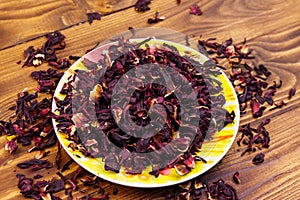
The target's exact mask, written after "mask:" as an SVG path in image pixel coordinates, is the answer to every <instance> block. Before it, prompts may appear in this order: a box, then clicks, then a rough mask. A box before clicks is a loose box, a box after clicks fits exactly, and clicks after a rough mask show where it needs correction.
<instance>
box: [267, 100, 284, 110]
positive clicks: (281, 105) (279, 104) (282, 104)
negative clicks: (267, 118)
mask: <svg viewBox="0 0 300 200" xmlns="http://www.w3.org/2000/svg"><path fill="white" fill-rule="evenodd" d="M274 105H275V107H273V108H271V109H270V110H275V109H277V108H282V107H283V106H285V105H287V104H286V103H285V102H284V101H279V102H275V103H274Z"/></svg>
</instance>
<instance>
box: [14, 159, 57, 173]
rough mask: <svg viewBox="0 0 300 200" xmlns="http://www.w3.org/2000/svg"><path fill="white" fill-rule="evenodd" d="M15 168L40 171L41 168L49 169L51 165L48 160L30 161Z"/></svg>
mask: <svg viewBox="0 0 300 200" xmlns="http://www.w3.org/2000/svg"><path fill="white" fill-rule="evenodd" d="M17 167H19V168H21V169H26V168H29V167H31V168H32V170H34V171H36V170H40V169H42V168H46V169H48V168H51V167H52V164H51V163H50V162H49V161H48V160H39V159H31V160H27V161H24V162H21V163H19V164H17Z"/></svg>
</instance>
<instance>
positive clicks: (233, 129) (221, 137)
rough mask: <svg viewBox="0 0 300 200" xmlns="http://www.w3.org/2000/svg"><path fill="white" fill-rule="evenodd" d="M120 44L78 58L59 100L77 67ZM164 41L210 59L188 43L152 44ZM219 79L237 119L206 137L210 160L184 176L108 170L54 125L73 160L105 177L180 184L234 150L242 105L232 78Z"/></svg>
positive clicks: (136, 182)
mask: <svg viewBox="0 0 300 200" xmlns="http://www.w3.org/2000/svg"><path fill="white" fill-rule="evenodd" d="M143 40H144V39H132V40H131V42H141V41H143ZM114 44H116V42H112V43H109V44H106V45H103V46H101V47H99V48H96V49H94V50H93V51H91V52H89V53H88V54H86V55H84V56H83V57H82V58H81V59H79V60H78V61H76V62H75V63H74V64H73V65H72V66H71V67H70V69H68V70H67V71H66V73H65V74H64V76H63V77H62V79H61V80H60V82H59V84H58V87H57V89H56V91H55V94H54V96H55V97H56V98H58V99H63V98H64V95H62V94H60V91H61V89H62V87H63V85H64V84H65V83H66V82H68V80H69V79H68V78H69V77H70V76H72V75H73V74H74V70H76V69H82V70H86V67H85V66H84V64H83V62H82V61H83V60H84V59H88V60H90V61H93V62H98V61H99V59H100V58H102V57H103V52H104V51H105V50H107V49H108V47H109V46H111V45H114ZM163 44H168V45H171V46H174V47H176V48H177V49H178V51H179V54H180V55H182V56H183V55H185V54H186V52H189V54H190V55H192V56H193V57H194V58H196V60H197V62H199V63H200V64H203V63H204V62H206V61H207V60H209V59H208V58H207V57H206V56H205V55H203V54H201V53H199V52H198V51H196V50H194V49H191V48H189V47H186V46H184V45H181V44H178V43H174V42H170V41H165V40H159V39H152V40H150V41H149V42H148V45H150V46H153V45H156V46H162V45H163ZM217 79H218V80H219V81H220V82H221V83H222V88H223V95H224V97H225V99H226V103H225V105H224V106H223V108H225V109H226V110H228V111H229V112H231V111H234V112H235V114H236V116H235V119H234V122H233V123H232V124H228V125H227V126H225V127H224V128H223V129H222V130H221V131H219V132H217V133H215V134H213V135H212V136H211V137H210V138H209V139H206V140H205V141H204V143H203V145H202V148H201V151H200V152H199V154H198V155H199V156H201V157H202V158H204V159H205V160H206V161H207V163H203V162H196V165H195V168H194V169H192V171H191V172H190V173H188V174H186V175H184V176H180V175H178V174H177V173H176V171H175V170H174V168H173V169H172V172H171V174H169V175H166V176H165V175H159V177H157V178H155V177H154V176H152V175H149V173H148V172H147V171H145V172H143V173H142V174H138V175H132V174H128V173H126V172H125V171H124V170H122V169H121V171H120V173H115V172H112V171H106V170H105V169H104V162H103V161H102V160H101V159H100V158H90V157H85V156H84V155H83V154H82V153H81V152H79V151H78V150H73V149H72V148H69V147H68V146H69V144H70V141H69V140H68V139H67V136H66V135H65V134H64V133H61V132H58V129H57V124H58V123H57V122H56V120H55V119H53V124H54V128H55V131H56V134H57V137H58V139H59V141H60V143H61V144H62V146H63V148H64V149H65V150H66V152H67V153H68V154H69V155H70V157H71V158H72V159H74V160H75V161H76V162H77V163H78V164H79V165H80V166H82V167H83V168H85V169H86V170H87V171H89V172H91V173H93V174H95V175H97V176H99V177H101V178H103V179H105V180H108V181H111V182H113V183H117V184H121V185H126V186H132V187H143V188H153V187H162V186H169V185H174V184H178V183H181V182H184V181H187V180H190V179H192V178H194V177H197V176H199V175H201V174H203V173H204V172H206V171H207V170H209V169H211V168H212V167H213V166H214V165H216V164H217V163H218V162H219V161H220V160H221V159H222V158H223V157H224V156H225V154H226V153H227V151H228V150H229V149H230V147H231V145H232V143H233V141H234V139H235V137H236V134H237V131H238V127H239V117H240V116H239V113H240V112H239V104H238V100H237V97H236V94H235V91H234V89H233V87H232V85H231V83H230V81H229V80H228V78H227V76H226V75H225V74H224V73H223V72H222V73H221V74H220V75H219V76H217ZM56 109H57V106H56V104H55V100H54V101H53V106H52V111H53V112H56Z"/></svg>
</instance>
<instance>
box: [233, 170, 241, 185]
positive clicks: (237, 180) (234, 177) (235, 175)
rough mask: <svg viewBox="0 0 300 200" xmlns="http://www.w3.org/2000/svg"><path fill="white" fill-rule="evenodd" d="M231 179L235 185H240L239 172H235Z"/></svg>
mask: <svg viewBox="0 0 300 200" xmlns="http://www.w3.org/2000/svg"><path fill="white" fill-rule="evenodd" d="M232 179H233V181H234V182H235V183H241V180H240V173H239V172H235V173H234V174H233V177H232Z"/></svg>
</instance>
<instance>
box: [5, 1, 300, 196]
mask: <svg viewBox="0 0 300 200" xmlns="http://www.w3.org/2000/svg"><path fill="white" fill-rule="evenodd" d="M193 3H198V1H196V0H190V1H187V0H186V1H182V4H181V5H179V6H177V4H176V1H173V0H166V1H163V2H162V1H153V2H152V5H151V6H152V9H151V11H149V12H146V13H136V12H135V11H134V10H133V9H128V10H123V11H122V12H120V13H115V14H112V15H110V16H107V17H104V18H103V20H102V21H95V22H94V23H93V24H92V25H88V24H82V25H80V26H73V27H71V28H68V29H66V30H64V31H63V34H65V35H66V37H67V39H66V42H67V48H66V49H65V50H63V51H61V53H59V56H60V57H66V56H68V55H79V56H81V55H83V54H84V52H85V50H86V49H89V48H91V47H92V46H94V45H95V44H96V43H97V42H101V41H103V40H105V39H107V38H109V37H112V36H114V35H115V34H116V33H119V32H122V31H125V30H127V29H128V27H129V26H132V27H135V28H138V27H151V26H154V27H167V28H171V29H174V30H177V31H179V32H182V33H185V34H187V35H189V36H192V35H195V36H196V37H197V38H198V36H199V35H200V34H202V35H203V37H204V38H208V37H217V38H219V39H220V40H224V39H228V37H232V38H233V39H234V40H235V41H239V42H240V41H242V40H243V39H244V37H246V38H247V39H248V40H249V45H250V46H251V48H253V49H254V52H253V53H254V55H255V56H256V60H255V61H253V62H254V64H259V63H264V64H266V66H267V67H268V68H269V69H270V70H271V72H272V76H271V78H270V79H271V80H276V81H278V80H279V79H281V80H283V86H282V88H281V89H279V91H278V93H277V95H276V96H275V100H286V99H287V95H288V91H289V89H290V88H291V87H296V88H299V86H300V85H299V84H300V82H299V80H298V78H299V77H300V70H299V65H300V60H299V58H298V57H299V55H300V48H299V44H300V37H299V32H300V29H299V27H300V22H299V20H298V19H299V17H300V14H299V12H297V11H298V10H299V5H298V4H297V2H295V1H279V0H278V1H271V0H269V1H264V2H258V1H242V0H239V1H228V2H227V1H226V3H224V1H221V0H219V1H209V0H205V1H201V2H199V5H200V7H201V9H202V10H203V11H204V14H203V15H202V16H198V17H197V16H191V15H189V13H188V8H189V6H190V5H191V4H193ZM156 10H158V11H159V12H160V14H161V15H162V16H166V17H167V19H166V20H165V21H163V22H160V23H158V24H155V25H148V24H147V23H146V20H147V19H148V18H149V17H152V16H153V14H154V12H155V11H156ZM287 13H289V14H287ZM125 16H126V17H125ZM287 22H288V23H287ZM44 41H45V39H44V38H38V39H36V40H33V41H30V42H28V43H24V44H20V45H17V46H15V47H13V48H9V49H6V50H3V51H1V52H0V58H1V59H0V108H1V109H0V119H5V120H7V119H8V117H9V116H10V115H11V112H9V111H7V110H6V108H7V107H8V105H10V103H11V102H12V101H13V99H15V95H16V93H17V92H18V91H21V90H23V89H24V88H25V87H28V88H29V89H30V90H33V89H34V88H35V87H36V82H35V81H33V80H32V79H31V78H30V77H29V74H30V72H31V71H34V70H37V69H38V70H40V69H46V68H47V66H45V65H44V66H42V67H39V68H34V67H31V68H23V69H21V67H20V65H17V64H16V62H17V61H18V60H21V59H22V52H23V50H24V49H26V48H27V46H29V45H34V46H37V47H38V46H40V45H41V43H42V42H44ZM299 103H300V96H299V95H298V94H297V95H296V96H295V97H294V98H292V100H291V101H288V105H287V106H285V107H284V108H282V109H278V110H274V111H266V112H265V115H264V117H263V118H260V119H258V120H257V119H253V118H252V117H251V116H250V115H249V114H248V115H246V116H243V117H242V120H241V123H242V124H245V123H247V122H252V123H253V124H254V125H257V124H258V123H259V122H261V121H262V120H263V119H266V118H268V117H270V118H271V119H272V121H271V123H270V124H269V125H268V126H267V129H268V131H269V132H270V136H271V144H270V148H269V149H266V150H263V152H265V153H266V161H265V163H263V164H262V165H258V166H255V165H253V164H252V163H251V159H252V158H253V156H254V155H255V154H250V155H245V156H243V157H241V156H240V154H241V151H242V150H243V149H241V148H240V147H238V146H237V144H236V143H234V144H233V146H232V148H231V149H230V151H229V152H228V153H227V155H226V156H225V157H224V158H223V160H222V163H219V164H218V165H217V166H216V167H214V168H213V169H211V170H210V171H208V172H207V173H205V174H204V175H203V176H202V179H203V181H205V182H209V183H211V182H213V181H215V180H217V179H218V178H223V179H224V180H226V181H228V182H229V183H231V184H233V183H232V181H231V179H232V175H233V174H234V172H236V171H239V172H240V173H241V181H242V183H241V184H240V185H235V187H236V188H237V190H238V194H239V197H240V199H295V198H297V197H299V196H300V191H299V190H298V188H300V181H299V177H300V169H299V165H298V163H299V162H298V161H299V159H300V148H299V145H298V144H299V143H300V138H299V137H298V135H299V134H298V133H299V131H300V128H299V127H300V126H299V124H300V120H299V119H300V117H299V115H298V113H299V111H300V108H299ZM4 143H5V137H0V146H3V145H4ZM25 150H26V149H25ZM50 151H51V154H50V156H49V157H48V159H49V160H51V161H53V159H54V156H55V151H56V148H51V149H50ZM0 155H1V156H0V173H1V174H3V176H2V178H3V179H4V180H6V181H5V182H1V181H0V194H1V195H0V196H1V197H2V198H1V199H22V197H21V195H20V194H19V191H18V189H17V187H16V178H15V177H14V176H15V174H16V173H25V174H28V175H30V176H33V175H34V174H33V173H32V172H30V171H29V170H20V169H17V168H16V167H15V165H16V163H18V162H20V161H24V160H27V159H29V158H32V157H33V156H34V155H33V154H28V153H25V151H24V149H22V148H20V149H19V150H18V151H17V152H16V153H15V154H13V155H11V156H10V155H8V153H7V152H5V151H4V150H3V149H1V150H0ZM63 159H64V160H65V161H67V160H68V157H67V156H66V155H65V156H64V157H63ZM15 169H17V171H16V172H13V171H14V170H15ZM74 170H75V168H74V166H73V167H72V169H71V170H70V171H67V172H66V173H71V172H73V171H74ZM47 172H48V171H46V170H42V171H41V172H39V173H41V174H42V175H44V176H45V178H51V177H52V176H53V175H54V174H55V173H56V172H57V170H56V169H55V168H52V169H50V170H49V174H48V173H47ZM103 187H104V188H105V190H106V191H108V192H110V193H112V190H113V188H115V187H117V188H118V189H119V191H120V192H119V194H118V195H115V196H114V195H110V198H111V199H125V200H127V199H128V200H131V199H150V198H153V197H157V196H160V195H162V193H163V192H164V191H165V190H166V189H167V188H158V189H136V188H128V187H123V186H117V185H115V184H109V183H103ZM87 190H88V192H89V193H96V192H97V189H95V188H92V187H89V188H87ZM78 195H82V194H80V193H78Z"/></svg>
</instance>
